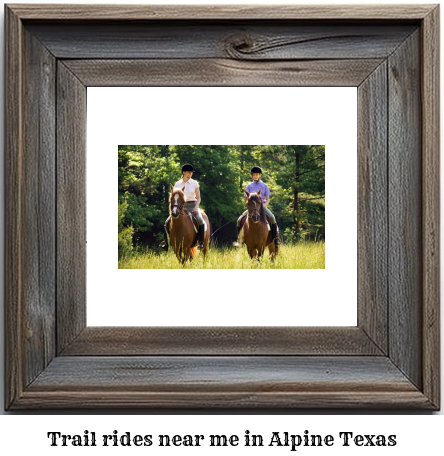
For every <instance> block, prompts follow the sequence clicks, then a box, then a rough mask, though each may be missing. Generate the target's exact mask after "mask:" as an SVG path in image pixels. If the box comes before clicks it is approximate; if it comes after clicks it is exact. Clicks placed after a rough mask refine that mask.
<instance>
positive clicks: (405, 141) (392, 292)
mask: <svg viewBox="0 0 444 456" xmlns="http://www.w3.org/2000/svg"><path fill="white" fill-rule="evenodd" d="M419 40H420V34H419V31H418V32H415V33H414V34H413V35H412V36H411V37H410V38H409V39H408V40H406V41H405V42H404V43H403V44H402V46H400V47H399V49H398V50H397V51H396V53H394V54H393V55H392V56H391V57H390V58H389V59H388V72H389V73H388V81H389V87H388V96H389V153H388V160H389V179H388V181H389V205H388V208H389V209H388V213H389V219H388V220H389V271H390V277H389V295H388V299H389V356H390V358H391V359H392V360H393V362H394V363H395V364H396V365H397V366H398V367H399V368H400V369H401V371H403V372H404V373H405V375H406V376H407V377H408V378H409V379H411V381H412V382H413V383H415V384H416V385H417V386H418V387H421V384H422V378H421V377H422V376H421V372H422V359H421V358H422V339H421V337H422V328H421V326H422V315H421V306H422V293H423V282H422V218H421V217H422V195H421V188H422V186H421V182H422V171H421V169H422V164H421V141H422V139H421V86H420V81H421V73H420V71H421V69H420V60H419V59H420V49H419V45H420V43H419Z"/></svg>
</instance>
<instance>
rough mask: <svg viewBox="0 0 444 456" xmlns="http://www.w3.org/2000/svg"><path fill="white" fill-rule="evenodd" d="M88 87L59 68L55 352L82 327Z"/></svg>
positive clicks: (69, 340)
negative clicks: (56, 330)
mask: <svg viewBox="0 0 444 456" xmlns="http://www.w3.org/2000/svg"><path fill="white" fill-rule="evenodd" d="M85 176H86V87H85V86H84V85H83V84H82V83H81V82H80V81H79V80H78V79H77V78H76V77H75V75H74V74H73V73H71V71H69V70H68V69H67V68H66V67H65V66H64V65H63V63H60V62H59V63H58V67H57V329H58V332H57V348H58V352H60V351H62V350H63V348H64V347H65V346H66V345H68V344H69V343H70V342H71V341H72V340H73V339H74V338H75V337H77V335H78V334H79V333H80V331H81V330H83V328H84V327H85V326H86V261H85V260H86V183H85V179H86V177H85Z"/></svg>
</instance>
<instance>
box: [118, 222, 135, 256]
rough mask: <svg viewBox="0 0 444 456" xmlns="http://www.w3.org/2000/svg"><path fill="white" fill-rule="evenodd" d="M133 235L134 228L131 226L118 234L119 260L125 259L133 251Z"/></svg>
mask: <svg viewBox="0 0 444 456" xmlns="http://www.w3.org/2000/svg"><path fill="white" fill-rule="evenodd" d="M133 235H134V228H133V227H132V226H129V227H128V228H124V229H123V230H122V231H120V232H119V235H118V238H119V241H118V244H119V260H120V259H123V258H127V257H128V256H129V255H130V254H131V252H132V251H133Z"/></svg>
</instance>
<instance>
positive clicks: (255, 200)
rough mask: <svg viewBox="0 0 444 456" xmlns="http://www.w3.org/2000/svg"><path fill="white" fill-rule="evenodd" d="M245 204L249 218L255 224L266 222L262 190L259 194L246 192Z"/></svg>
mask: <svg viewBox="0 0 444 456" xmlns="http://www.w3.org/2000/svg"><path fill="white" fill-rule="evenodd" d="M245 195H247V196H246V198H245V202H246V204H247V210H248V217H249V218H251V221H252V222H253V223H258V222H259V220H261V219H262V220H265V210H264V203H263V202H262V198H261V189H259V190H258V191H257V193H249V192H247V191H246V190H245Z"/></svg>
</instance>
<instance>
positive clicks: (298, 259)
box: [119, 242, 325, 269]
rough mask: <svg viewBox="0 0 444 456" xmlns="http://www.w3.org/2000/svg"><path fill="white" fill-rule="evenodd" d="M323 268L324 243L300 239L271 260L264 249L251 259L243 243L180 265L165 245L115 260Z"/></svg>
mask: <svg viewBox="0 0 444 456" xmlns="http://www.w3.org/2000/svg"><path fill="white" fill-rule="evenodd" d="M181 268H186V269H324V268H325V243H324V242H300V243H298V244H294V245H292V244H287V245H283V246H282V247H281V251H280V253H279V255H278V256H277V258H276V260H275V261H274V263H271V261H270V259H269V255H268V249H267V250H266V253H265V255H264V257H262V259H261V261H260V262H258V261H256V260H251V259H250V257H249V256H248V253H247V249H246V247H245V246H243V247H240V248H236V247H213V248H212V249H210V251H209V252H208V253H207V258H206V261H205V263H204V262H203V255H202V253H199V255H198V257H197V258H196V259H195V260H193V261H192V262H191V263H189V262H188V263H187V264H186V265H184V266H182V265H180V264H179V262H178V261H177V258H176V256H175V255H174V253H173V252H172V250H171V249H169V251H168V253H166V252H164V251H154V250H151V249H140V248H139V249H138V251H136V252H135V253H134V254H133V255H131V256H130V257H128V258H125V259H122V260H120V261H119V269H181Z"/></svg>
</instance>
